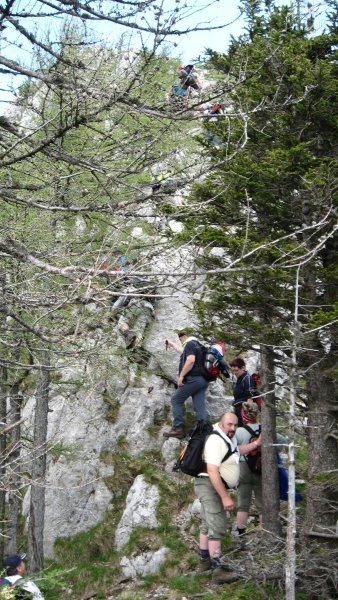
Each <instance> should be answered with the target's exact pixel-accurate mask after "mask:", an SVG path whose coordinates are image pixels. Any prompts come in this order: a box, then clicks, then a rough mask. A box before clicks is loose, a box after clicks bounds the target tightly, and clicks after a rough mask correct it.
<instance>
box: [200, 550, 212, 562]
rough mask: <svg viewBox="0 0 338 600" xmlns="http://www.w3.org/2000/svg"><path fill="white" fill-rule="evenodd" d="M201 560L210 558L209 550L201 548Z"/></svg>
mask: <svg viewBox="0 0 338 600" xmlns="http://www.w3.org/2000/svg"><path fill="white" fill-rule="evenodd" d="M200 557H201V560H208V558H210V554H209V550H200Z"/></svg>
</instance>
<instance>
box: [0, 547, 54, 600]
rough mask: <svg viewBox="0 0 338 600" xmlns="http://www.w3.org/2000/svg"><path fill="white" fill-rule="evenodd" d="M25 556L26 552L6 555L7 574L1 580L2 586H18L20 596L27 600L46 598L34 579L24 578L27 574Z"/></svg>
mask: <svg viewBox="0 0 338 600" xmlns="http://www.w3.org/2000/svg"><path fill="white" fill-rule="evenodd" d="M25 558H26V554H11V555H9V556H6V558H5V560H4V567H5V569H6V575H5V577H4V578H3V579H2V581H1V587H5V586H8V587H9V588H18V590H20V597H22V598H24V599H25V600H26V599H27V600H29V599H31V600H44V599H43V596H42V594H41V592H40V590H39V588H38V587H37V585H36V584H35V583H34V582H33V581H28V580H26V579H23V577H24V576H25V574H26V564H25V562H24V560H25ZM0 589H1V588H0Z"/></svg>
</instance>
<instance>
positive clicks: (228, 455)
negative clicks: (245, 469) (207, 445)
mask: <svg viewBox="0 0 338 600" xmlns="http://www.w3.org/2000/svg"><path fill="white" fill-rule="evenodd" d="M213 434H214V435H218V436H219V437H220V438H222V440H223V442H224V443H225V445H226V446H227V448H228V449H227V451H226V453H225V455H224V456H223V458H222V461H221V462H222V463H224V462H225V461H226V460H228V458H230V456H232V454H235V452H237V447H236V448H235V450H231V447H230V444H229V442H227V441H226V440H225V439H224V437H223V436H222V435H221V434H220V433H219V432H218V431H212V432H211V433H210V435H213Z"/></svg>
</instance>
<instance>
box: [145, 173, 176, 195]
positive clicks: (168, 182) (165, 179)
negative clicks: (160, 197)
mask: <svg viewBox="0 0 338 600" xmlns="http://www.w3.org/2000/svg"><path fill="white" fill-rule="evenodd" d="M150 185H151V189H152V191H153V194H155V193H156V192H159V191H160V190H161V189H162V190H163V192H174V191H175V189H176V182H175V179H174V178H173V176H172V174H171V173H170V172H168V173H161V175H158V177H156V178H155V179H154V180H153V181H151V182H150Z"/></svg>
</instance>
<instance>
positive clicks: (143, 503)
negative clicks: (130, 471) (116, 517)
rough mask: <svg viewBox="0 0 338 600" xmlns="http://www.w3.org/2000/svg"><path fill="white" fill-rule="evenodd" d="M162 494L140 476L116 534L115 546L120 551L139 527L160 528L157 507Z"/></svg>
mask: <svg viewBox="0 0 338 600" xmlns="http://www.w3.org/2000/svg"><path fill="white" fill-rule="evenodd" d="M159 499H160V494H159V491H158V489H157V487H156V486H154V485H151V484H149V483H147V482H146V481H145V480H144V477H143V475H138V476H137V477H136V479H135V481H134V483H133V485H132V487H131V488H130V490H129V492H128V495H127V499H126V508H125V509H124V512H123V515H122V518H121V521H120V523H119V524H118V526H117V529H116V533H115V546H116V548H117V550H120V549H121V548H122V547H123V546H124V545H125V544H126V543H127V542H128V541H129V538H130V535H131V533H132V532H133V531H134V529H137V528H138V527H148V528H149V529H155V528H156V527H157V526H158V523H157V518H156V507H157V504H158V501H159Z"/></svg>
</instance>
